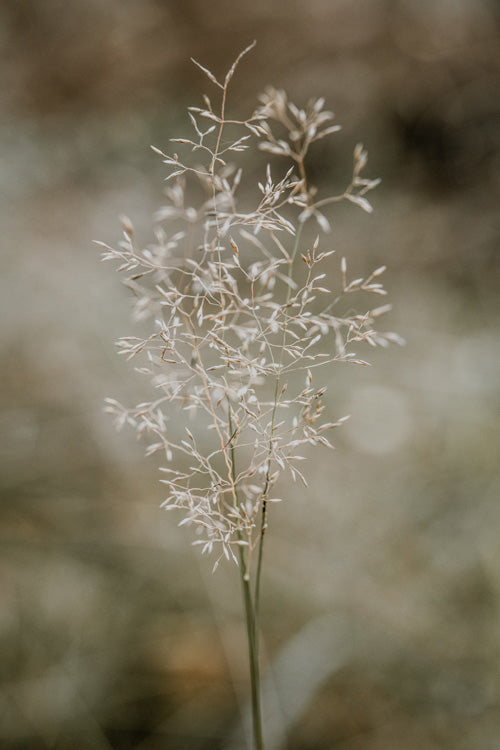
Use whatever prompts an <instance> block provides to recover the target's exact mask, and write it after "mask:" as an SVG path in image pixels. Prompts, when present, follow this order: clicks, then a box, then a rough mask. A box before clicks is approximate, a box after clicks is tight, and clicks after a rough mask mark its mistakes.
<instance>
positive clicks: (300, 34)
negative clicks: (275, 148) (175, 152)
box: [0, 0, 500, 750]
mask: <svg viewBox="0 0 500 750" xmlns="http://www.w3.org/2000/svg"><path fill="white" fill-rule="evenodd" d="M254 38H255V39H257V42H258V44H257V48H256V49H255V50H254V51H253V52H252V53H251V55H250V56H249V57H248V58H246V59H245V61H244V62H243V63H242V64H241V67H240V68H239V71H238V75H237V78H235V79H234V80H235V85H234V88H233V93H232V99H231V104H230V106H232V107H233V108H234V111H235V112H249V111H251V110H252V109H253V108H254V106H255V101H256V97H257V95H258V93H259V91H261V90H262V89H263V88H264V87H265V86H266V85H268V84H272V85H274V86H277V87H280V88H281V87H282V88H285V89H286V90H287V91H288V93H289V95H290V97H291V99H292V100H293V101H296V102H297V103H298V104H299V105H300V104H305V103H306V101H307V100H308V99H309V98H310V97H311V96H325V97H326V100H327V104H328V106H329V107H330V108H332V109H333V110H334V111H335V113H336V115H337V121H338V122H340V123H341V124H342V125H343V130H342V131H341V133H340V134H338V135H337V136H335V137H334V138H333V139H332V140H331V141H330V142H326V141H321V147H318V150H317V151H315V152H314V154H313V156H314V159H313V163H312V169H313V173H314V179H315V181H316V182H317V183H318V185H320V187H321V189H324V190H325V191H329V192H331V191H332V190H335V189H336V188H337V187H338V186H344V185H345V184H346V183H347V182H348V181H349V177H350V163H351V155H352V149H353V147H354V145H355V144H356V143H357V142H359V141H362V142H363V143H364V144H365V146H366V147H367V148H368V150H369V153H370V160H369V165H368V167H367V169H366V172H367V175H368V176H371V177H376V176H380V177H382V185H381V186H380V187H379V188H378V189H377V191H376V192H375V193H373V194H372V196H373V200H372V202H373V204H374V207H375V212H374V214H373V215H371V216H368V215H366V214H364V213H363V212H362V211H360V210H359V209H357V208H356V207H354V206H352V205H350V204H349V205H347V206H339V207H338V209H337V211H336V213H333V212H332V213H331V214H330V217H331V218H332V219H333V233H332V236H331V246H332V247H333V248H334V249H336V250H337V252H338V254H339V256H340V255H346V256H347V258H348V260H349V265H350V268H351V269H352V275H353V276H361V275H364V274H366V273H367V272H369V271H371V270H372V269H373V268H375V267H376V266H378V265H381V264H382V263H384V264H387V266H388V271H387V273H386V278H385V283H386V286H387V288H388V289H389V290H390V301H391V302H392V303H393V305H394V310H393V312H391V313H390V314H389V316H388V317H387V327H389V328H390V329H392V330H396V331H398V332H399V333H400V334H401V335H402V336H404V338H405V339H406V341H407V346H406V347H405V348H404V349H399V348H396V347H395V348H393V349H391V350H389V351H382V352H378V351H376V352H373V353H372V352H366V351H365V352H363V353H362V354H363V355H365V356H368V357H370V355H371V357H370V359H371V361H372V362H373V364H374V366H373V367H372V368H361V367H358V368H356V367H344V366H339V367H337V369H334V371H332V378H331V381H330V382H329V390H328V406H329V407H330V408H331V411H332V414H333V416H335V417H339V416H342V415H343V414H347V413H350V414H351V415H352V416H351V420H350V421H349V422H348V423H347V424H346V425H345V426H344V427H343V428H342V430H339V431H338V432H336V434H335V438H336V446H337V450H336V452H335V453H334V454H333V455H332V454H329V453H328V454H327V453H326V452H323V451H321V450H316V451H315V452H314V453H312V454H311V457H310V461H309V462H308V464H309V465H308V471H307V474H308V476H309V478H310V480H311V482H310V488H309V490H308V491H307V492H305V491H304V490H303V489H301V488H299V487H293V486H292V487H290V488H289V490H288V496H289V500H288V501H287V503H286V504H285V503H282V504H281V505H279V506H274V507H273V509H272V511H273V512H272V517H271V521H270V522H271V532H270V535H269V542H268V547H267V551H266V552H267V554H268V559H267V568H266V572H265V586H264V601H263V628H264V633H265V643H266V648H265V651H266V653H265V659H266V662H267V663H268V664H270V665H271V666H270V667H269V674H270V675H271V676H272V678H270V679H269V682H268V684H267V687H266V691H267V693H266V694H267V696H268V697H267V699H266V705H267V706H268V709H267V712H268V714H269V715H268V717H267V727H268V733H269V750H271V748H272V749H273V750H277V749H278V748H287V749H288V750H328V749H330V748H332V749H335V750H399V749H400V748H404V750H417V748H418V750H435V749H436V750H437V749H438V748H439V749H445V750H448V748H449V749H450V750H451V749H452V748H453V750H483V749H484V750H492V749H493V748H496V747H498V746H499V743H500V703H499V697H500V673H499V664H500V638H499V632H500V630H499V625H498V620H499V614H500V540H499V530H500V504H499V502H498V499H499V487H500V470H499V453H498V447H499V442H500V441H499V437H500V426H499V419H498V416H499V395H500V380H499V377H498V373H499V365H500V349H499V345H498V344H499V339H500V322H499V317H498V286H497V282H498V280H499V274H498V267H499V262H498V236H499V233H500V220H499V211H498V202H499V197H500V195H499V189H498V188H499V182H500V157H499V143H500V129H499V124H500V97H499V95H498V92H499V85H500V54H499V52H500V48H499V39H500V3H499V2H498V1H497V0H432V1H431V0H419V1H418V2H417V0H413V1H412V0H358V1H357V2H355V3H353V2H349V0H308V2H305V1H302V2H300V1H299V0H288V2H278V1H276V2H275V1H274V0H252V2H239V3H238V2H229V0H212V2H210V3H207V2H202V1H201V0H182V2H168V1H167V0H164V1H163V2H162V1H161V0H140V1H139V0H121V1H120V2H117V1H116V0H70V2H59V1H58V0H45V2H43V3H39V2H35V1H34V0H3V2H2V3H1V5H0V50H1V51H0V56H1V64H2V82H1V84H0V91H1V95H0V141H1V148H0V159H1V170H0V191H1V196H2V200H1V205H0V217H1V236H0V247H1V252H2V267H1V274H0V312H1V314H0V352H1V368H0V403H1V414H0V440H1V471H0V486H1V491H2V504H1V506H0V514H1V541H2V543H1V552H0V559H1V578H0V586H1V596H0V652H1V655H0V658H1V667H0V674H1V680H2V685H1V693H0V746H1V747H2V748H6V750H39V749H40V750H42V749H43V750H45V749H46V748H50V749H51V750H87V749H90V750H110V749H113V750H129V749H130V750H139V749H140V750H160V749H161V750H165V749H166V748H168V749H169V750H170V749H172V750H209V749H210V750H213V749H215V750H218V749H220V750H222V749H225V750H226V749H227V750H239V749H240V748H245V747H246V744H245V740H244V739H243V738H242V736H241V735H240V734H239V729H238V727H239V726H240V725H241V720H242V719H241V716H242V714H244V712H245V701H246V695H247V681H246V680H247V677H246V672H247V667H246V652H245V640H244V637H245V636H244V631H243V629H242V624H241V619H240V618H241V615H240V594H239V590H238V580H237V574H236V570H235V569H233V568H229V567H227V568H224V567H222V568H221V569H219V570H218V571H217V573H216V574H215V575H214V576H212V574H211V572H210V571H211V563H210V562H209V561H207V560H206V559H202V558H200V557H199V555H198V552H197V550H196V549H194V550H193V549H192V548H191V547H190V544H189V542H190V537H189V533H188V532H186V531H185V530H182V529H178V528H177V526H176V519H175V518H174V516H173V515H171V514H167V513H164V512H163V511H161V510H160V509H159V505H160V503H161V501H162V499H163V495H162V487H161V485H160V484H159V483H158V481H157V479H158V473H157V465H156V463H155V460H154V459H145V458H144V457H143V447H142V446H141V445H140V444H137V442H136V441H135V438H134V436H133V434H132V433H127V432H126V431H125V432H123V433H115V431H114V430H113V427H112V424H111V420H109V419H108V418H107V417H106V416H105V415H103V414H102V402H103V399H104V397H106V396H113V397H116V398H118V399H121V400H123V401H124V402H128V403H136V401H137V400H140V399H141V398H142V397H143V396H144V395H146V394H147V393H148V385H147V383H146V382H143V381H142V379H141V378H140V377H139V376H138V375H136V374H135V373H134V372H133V369H132V367H131V366H128V365H127V363H126V362H125V361H124V360H123V359H120V358H118V357H116V354H115V350H114V346H113V341H114V340H115V339H116V338H118V337H119V336H122V335H128V334H130V333H133V332H134V326H133V324H132V323H131V322H130V308H131V304H130V302H131V300H130V299H129V296H128V294H127V290H126V289H124V288H123V287H122V286H121V285H120V282H119V278H118V276H117V274H116V273H115V272H114V269H113V268H112V266H111V265H110V264H105V265H102V264H100V261H99V251H98V249H97V248H96V247H95V246H93V245H92V240H94V239H101V240H104V241H106V242H109V243H110V244H114V243H115V242H116V241H117V240H118V238H119V236H120V228H119V222H118V216H119V214H122V213H123V214H127V215H129V216H130V217H131V218H132V220H133V221H134V223H135V225H136V227H137V231H138V234H139V235H140V236H141V238H143V242H144V244H147V242H148V241H150V240H151V216H152V214H153V213H154V211H155V210H156V209H157V208H158V207H159V206H160V205H161V202H162V190H163V182H162V180H163V177H164V176H165V171H164V170H165V168H164V165H163V164H162V163H161V160H160V159H159V158H158V157H157V156H156V155H155V154H154V153H153V152H152V151H151V150H150V148H149V144H154V145H156V146H158V147H159V148H162V149H168V139H169V138H170V137H173V136H179V135H185V134H186V131H187V127H186V123H187V118H186V114H185V107H186V106H187V105H190V104H198V103H199V101H200V98H201V94H202V93H204V92H207V91H209V83H208V82H207V81H206V80H205V79H204V78H203V76H202V75H201V74H200V72H199V71H198V70H197V69H196V68H195V67H194V66H193V65H192V64H191V63H190V61H189V58H190V57H191V56H193V57H195V58H196V59H198V60H200V61H201V62H202V63H203V64H204V65H206V66H208V67H209V68H211V69H212V70H213V71H214V72H215V73H216V74H219V75H220V74H222V73H223V72H224V71H225V70H227V68H228V67H229V65H230V63H231V62H232V60H233V59H234V57H235V56H236V54H237V53H238V52H239V51H240V50H241V49H242V48H243V47H245V46H246V45H247V44H248V43H249V42H251V41H252V40H253V39H254ZM254 169H256V170H257V171H258V170H259V169H260V166H259V165H257V166H256V167H254ZM360 354H361V352H360Z"/></svg>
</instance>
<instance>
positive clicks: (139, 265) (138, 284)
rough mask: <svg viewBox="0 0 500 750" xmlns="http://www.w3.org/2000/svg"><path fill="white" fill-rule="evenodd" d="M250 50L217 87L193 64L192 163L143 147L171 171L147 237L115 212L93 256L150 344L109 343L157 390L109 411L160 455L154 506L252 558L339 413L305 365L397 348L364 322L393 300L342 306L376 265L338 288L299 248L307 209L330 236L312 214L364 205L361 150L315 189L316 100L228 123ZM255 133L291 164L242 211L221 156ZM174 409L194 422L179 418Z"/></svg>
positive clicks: (110, 403) (235, 182)
mask: <svg viewBox="0 0 500 750" xmlns="http://www.w3.org/2000/svg"><path fill="white" fill-rule="evenodd" d="M252 47H253V45H250V47H248V48H247V49H246V50H244V51H243V52H242V53H241V55H240V56H239V57H238V58H237V60H236V61H235V63H234V64H233V65H232V67H231V69H230V70H229V72H228V74H227V75H226V77H225V79H224V81H219V80H218V79H217V78H216V77H215V76H214V75H213V73H211V72H210V71H209V70H207V69H206V68H204V67H203V66H201V65H199V63H196V64H197V65H198V67H200V68H201V70H202V71H203V72H204V73H205V75H206V76H207V77H208V78H209V79H210V81H211V82H212V84H214V86H215V87H216V89H218V93H219V94H220V97H219V98H220V102H219V104H218V106H215V105H213V104H212V102H211V100H210V99H209V98H208V97H207V96H205V97H204V101H203V106H201V107H190V108H189V119H190V121H191V125H192V128H193V131H194V133H193V135H192V137H190V138H176V139H173V141H174V142H175V143H177V144H180V146H181V147H183V148H185V147H187V151H188V152H191V153H194V154H195V157H196V161H193V159H192V158H191V159H190V158H189V154H188V156H186V157H181V156H179V155H178V154H177V153H173V154H171V155H169V154H165V153H163V152H162V151H160V150H159V149H156V148H155V149H154V150H155V151H156V152H157V153H159V154H160V155H161V156H162V158H163V160H164V162H165V164H166V165H167V166H168V167H169V169H170V172H169V175H168V177H167V187H166V203H165V205H164V206H163V207H162V208H161V209H160V210H159V211H158V212H157V213H156V215H155V240H154V242H153V243H152V244H151V245H149V246H148V247H146V248H143V247H142V246H141V245H139V244H138V243H137V240H136V237H135V233H134V228H133V225H132V223H131V221H130V220H129V219H128V218H126V217H122V224H123V238H122V240H121V242H120V243H119V246H118V247H117V248H112V247H110V246H109V245H105V244H104V243H99V244H101V245H102V247H103V248H104V252H103V258H104V259H105V260H114V261H118V262H119V264H120V265H119V270H120V271H123V272H125V273H126V274H127V282H126V283H127V285H128V286H129V287H130V288H131V289H132V290H133V292H134V294H135V296H136V304H135V309H134V314H135V316H136V317H137V318H151V319H152V320H154V328H153V330H152V332H151V334H150V335H149V336H148V337H147V338H137V337H126V338H122V339H120V340H119V341H118V347H119V351H120V352H121V353H123V354H125V355H126V356H127V357H128V358H135V357H139V356H141V357H142V359H143V362H142V364H141V366H140V367H139V368H138V369H139V371H140V372H142V373H144V374H146V375H148V376H149V377H150V378H151V380H152V383H153V386H154V390H155V397H154V398H153V399H152V400H150V401H148V402H144V403H141V404H138V405H137V406H136V407H134V408H126V407H124V406H122V405H121V404H120V403H118V402H117V401H116V400H114V399H108V400H107V410H108V411H109V412H111V413H112V414H114V415H115V417H116V424H117V425H118V426H121V425H123V424H125V423H128V424H130V425H132V426H133V427H135V428H136V429H137V431H138V433H139V434H140V435H142V434H144V435H146V436H147V437H148V439H149V446H148V448H147V453H148V454H152V453H156V452H160V451H161V452H162V453H163V455H164V457H165V461H166V465H165V466H164V467H163V468H162V469H161V471H162V473H163V478H162V480H161V481H162V482H163V483H164V484H165V486H166V488H167V491H168V496H167V498H166V500H165V502H164V503H163V505H164V507H165V508H168V509H179V510H181V511H182V513H183V515H182V520H181V524H188V525H193V526H194V527H195V529H196V532H197V533H196V541H195V544H201V545H202V549H203V552H211V551H212V550H216V551H217V554H218V557H220V556H221V555H224V556H225V557H226V558H228V559H231V558H232V559H234V560H235V561H236V562H238V559H239V558H238V556H237V554H236V553H235V552H236V548H237V546H238V545H240V546H243V547H245V548H246V549H247V550H248V555H250V554H251V552H252V550H253V549H254V547H255V545H256V543H257V540H258V538H259V535H260V534H262V533H263V532H264V531H265V518H266V515H265V513H266V507H267V503H269V502H272V501H276V500H278V499H280V498H278V497H274V496H272V495H273V493H272V489H273V487H274V486H275V484H276V482H277V479H278V477H279V476H280V474H281V473H282V472H285V471H287V472H289V473H290V474H291V476H292V477H293V479H294V480H295V479H298V480H299V481H301V482H303V483H304V484H305V483H306V479H305V477H304V475H303V473H302V472H301V470H300V469H299V468H298V464H299V463H300V461H301V459H303V457H304V456H303V449H304V447H305V446H307V445H323V446H326V447H331V443H330V440H329V437H328V435H329V433H330V431H331V430H332V429H334V428H335V427H337V426H339V425H340V424H342V422H343V421H345V419H346V417H344V418H341V419H337V420H334V421H332V420H331V419H328V417H326V416H325V415H324V405H323V404H322V396H323V394H324V393H325V391H326V388H325V387H324V386H317V385H316V384H315V382H314V378H313V375H312V373H313V372H315V371H316V369H317V368H319V367H323V366H325V365H328V364H330V363H332V362H351V363H359V364H366V363H365V362H364V361H363V360H361V359H359V358H358V357H357V355H356V354H355V353H354V352H353V351H352V348H351V347H352V345H353V344H355V343H358V342H366V343H368V344H371V345H372V346H377V345H382V346H386V345H387V344H388V343H390V342H399V341H400V340H399V338H398V337H397V336H396V335H395V334H392V333H380V332H378V331H376V330H375V324H376V321H377V319H378V318H379V316H380V315H382V314H383V313H385V312H387V310H388V309H390V306H388V305H384V306H378V307H375V308H374V309H369V310H368V311H365V312H363V313H352V312H345V313H344V314H342V313H341V312H340V308H341V306H342V301H343V300H344V299H345V298H346V296H347V295H349V294H353V293H371V294H375V295H384V294H385V290H384V289H383V287H382V284H381V283H380V281H379V278H380V275H381V274H382V273H383V271H384V270H385V268H384V267H383V266H382V267H380V268H377V269H376V270H375V271H374V272H373V273H371V274H370V275H369V276H368V277H367V278H366V279H354V280H352V281H349V280H348V278H347V269H346V262H345V259H342V260H341V263H340V274H339V276H340V280H339V285H338V286H339V289H338V292H336V293H334V291H333V290H332V289H330V288H329V287H328V282H327V280H326V275H325V271H324V270H323V268H324V267H325V263H324V261H325V260H326V259H327V258H328V257H329V256H331V255H332V253H333V251H332V250H328V249H321V247H320V240H319V237H317V238H316V240H315V241H314V242H312V243H311V244H310V246H306V247H304V246H303V244H302V243H301V231H302V226H303V225H304V223H305V222H306V221H307V220H309V219H310V218H314V219H315V220H316V221H317V222H318V224H319V228H320V230H322V231H323V232H324V231H328V229H329V223H328V220H327V218H326V217H325V215H324V214H323V212H322V210H321V209H323V208H325V207H326V206H328V205H329V204H331V203H335V202H338V201H340V200H344V199H346V200H349V201H352V202H353V203H355V204H357V205H359V206H360V207H361V208H362V209H364V210H366V211H371V210H372V209H371V205H370V203H369V202H368V200H367V198H366V197H365V195H366V193H367V192H368V191H369V190H371V189H372V188H373V187H375V186H376V185H377V184H378V180H368V179H364V178H362V177H361V171H362V169H363V167H364V166H365V164H366V159H367V155H366V151H365V150H364V149H363V147H362V146H361V145H358V146H356V148H355V150H354V161H353V173H352V178H351V182H350V184H349V185H348V186H347V187H346V189H345V190H344V191H343V192H342V193H341V194H339V195H333V196H326V197H323V198H321V197H319V196H318V194H317V190H316V188H315V187H314V186H313V185H311V184H310V182H309V180H308V175H307V163H306V162H307V154H308V150H309V147H310V145H311V144H312V143H314V142H315V141H317V140H318V139H321V138H324V137H326V136H329V135H332V134H334V133H335V132H337V131H338V130H339V126H338V125H334V124H332V119H333V114H332V113H331V112H328V111H326V110H325V109H324V100H323V99H313V100H311V101H310V102H309V104H308V105H307V106H306V108H305V109H299V108H298V107H296V106H295V105H294V104H293V103H292V102H290V101H289V100H288V98H287V95H286V94H285V92H283V91H279V90H276V89H273V88H269V89H267V90H266V91H265V93H264V94H263V95H262V97H261V100H260V106H259V107H258V108H257V109H256V110H255V112H254V113H253V114H252V115H251V116H250V117H249V118H248V119H247V120H234V119H230V118H229V117H228V116H227V114H226V105H227V91H228V86H229V83H230V81H231V79H232V76H233V74H234V71H235V69H236V66H237V64H238V63H239V61H240V60H241V58H242V57H243V55H245V54H246V53H247V52H248V51H249V50H250V49H251V48H252ZM252 140H254V141H255V140H256V141H257V143H258V147H259V148H260V149H261V150H262V151H265V152H268V153H270V154H273V155H276V156H278V157H281V160H282V161H283V160H284V161H286V162H287V163H286V166H285V169H284V174H282V175H281V176H279V177H275V176H274V175H273V173H272V171H271V167H270V166H268V167H267V169H266V172H265V176H264V178H263V179H262V181H261V182H260V183H259V184H258V187H257V191H256V199H255V204H254V206H253V208H252V209H251V210H248V209H247V210H244V209H243V208H241V206H240V201H239V199H238V195H239V190H240V184H241V180H242V170H241V168H238V167H237V166H236V165H235V164H234V163H233V161H231V158H234V157H237V155H238V154H239V153H240V152H242V151H245V150H246V149H248V148H250V147H251V141H252ZM246 188H247V190H248V185H247V186H246ZM193 196H196V197H197V200H196V202H195V201H194V200H193ZM348 309H349V310H351V309H352V308H351V306H350V305H349V308H348ZM180 411H185V412H187V413H188V415H187V416H191V417H193V416H194V417H195V418H196V421H195V422H192V421H190V420H189V419H187V420H186V424H185V425H182V424H180V423H179V419H178V415H179V413H180ZM188 424H189V425H193V424H196V429H194V427H191V428H190V427H189V426H187V425H188ZM263 512H264V516H262V514H263ZM262 519H264V520H262Z"/></svg>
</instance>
